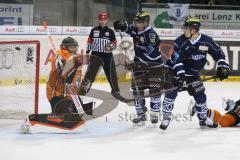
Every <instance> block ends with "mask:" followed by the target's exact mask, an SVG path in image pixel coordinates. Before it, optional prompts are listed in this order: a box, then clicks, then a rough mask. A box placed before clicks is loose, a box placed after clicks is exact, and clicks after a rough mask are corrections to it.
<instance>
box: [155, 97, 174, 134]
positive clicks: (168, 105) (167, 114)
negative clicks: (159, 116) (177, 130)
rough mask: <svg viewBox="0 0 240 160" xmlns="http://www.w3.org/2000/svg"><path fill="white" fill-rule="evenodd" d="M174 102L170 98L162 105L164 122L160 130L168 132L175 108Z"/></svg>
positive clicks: (166, 98)
mask: <svg viewBox="0 0 240 160" xmlns="http://www.w3.org/2000/svg"><path fill="white" fill-rule="evenodd" d="M174 100H175V99H171V98H168V97H165V98H164V100H163V105H162V113H163V121H162V123H161V125H160V126H159V128H160V129H163V130H166V129H167V127H168V126H169V124H170V122H171V116H172V110H173V106H174Z"/></svg>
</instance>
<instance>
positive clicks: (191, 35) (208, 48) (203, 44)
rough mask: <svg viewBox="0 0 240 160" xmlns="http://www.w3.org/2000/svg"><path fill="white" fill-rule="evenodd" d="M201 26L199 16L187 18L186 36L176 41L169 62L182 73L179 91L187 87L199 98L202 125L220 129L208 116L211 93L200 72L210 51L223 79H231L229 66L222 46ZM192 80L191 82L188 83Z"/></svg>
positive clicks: (218, 73) (184, 32)
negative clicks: (208, 95) (208, 94)
mask: <svg viewBox="0 0 240 160" xmlns="http://www.w3.org/2000/svg"><path fill="white" fill-rule="evenodd" d="M200 26H201V23H200V21H199V19H196V18H189V19H186V21H185V22H184V25H183V35H181V36H179V37H178V38H177V39H176V40H175V43H174V52H173V54H172V57H171V60H168V62H167V63H168V64H169V65H170V66H171V67H172V68H173V69H174V70H175V71H176V73H178V75H177V76H178V80H177V84H176V85H177V86H178V91H183V90H187V91H188V93H189V95H190V96H193V98H194V100H195V101H196V112H197V116H198V118H199V125H200V127H201V128H205V127H208V128H216V127H217V124H216V123H214V122H212V121H211V120H210V119H209V118H208V117H207V111H208V108H207V104H206V101H207V96H206V94H205V87H204V85H203V83H202V82H201V79H200V75H199V72H200V71H201V70H202V69H203V68H204V66H205V64H206V62H207V60H206V57H207V54H210V55H211V56H212V57H213V59H214V60H215V62H216V66H217V73H216V77H217V78H219V79H220V80H224V79H226V78H228V74H229V65H228V64H227V63H226V62H225V55H224V53H223V51H222V50H221V48H220V46H219V45H218V44H217V43H215V42H214V41H213V39H212V38H211V37H209V36H207V35H204V34H201V33H199V28H200ZM182 65H183V66H184V68H183V67H182ZM190 83H191V85H187V86H186V84H190ZM175 92H177V91H175ZM175 98H176V97H171V100H172V101H174V99H175ZM171 109H172V108H171ZM171 109H169V112H171Z"/></svg>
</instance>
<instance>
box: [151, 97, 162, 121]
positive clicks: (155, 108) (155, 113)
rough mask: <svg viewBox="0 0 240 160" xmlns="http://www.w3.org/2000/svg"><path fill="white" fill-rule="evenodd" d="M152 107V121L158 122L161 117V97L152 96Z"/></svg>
mask: <svg viewBox="0 0 240 160" xmlns="http://www.w3.org/2000/svg"><path fill="white" fill-rule="evenodd" d="M150 108H151V113H150V120H151V122H152V123H153V124H154V123H158V117H159V113H160V108H161V97H151V100H150Z"/></svg>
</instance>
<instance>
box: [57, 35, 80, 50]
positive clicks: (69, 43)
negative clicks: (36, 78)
mask: <svg viewBox="0 0 240 160" xmlns="http://www.w3.org/2000/svg"><path fill="white" fill-rule="evenodd" d="M60 47H61V49H66V50H67V51H68V52H70V53H76V52H77V50H78V42H77V41H76V40H75V39H74V38H72V37H67V38H64V39H63V41H62V43H61V45H60Z"/></svg>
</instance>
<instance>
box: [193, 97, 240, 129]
mask: <svg viewBox="0 0 240 160" xmlns="http://www.w3.org/2000/svg"><path fill="white" fill-rule="evenodd" d="M190 107H192V108H190V116H193V115H194V114H195V113H196V104H194V103H192V104H190ZM223 108H224V109H225V111H227V112H226V113H225V114H223V115H221V113H220V112H219V111H217V110H213V109H208V117H209V118H210V119H211V120H212V121H214V122H215V123H217V124H219V125H220V126H221V127H236V126H237V127H239V126H240V99H239V100H238V101H235V102H234V101H233V100H231V99H227V100H224V102H223Z"/></svg>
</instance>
